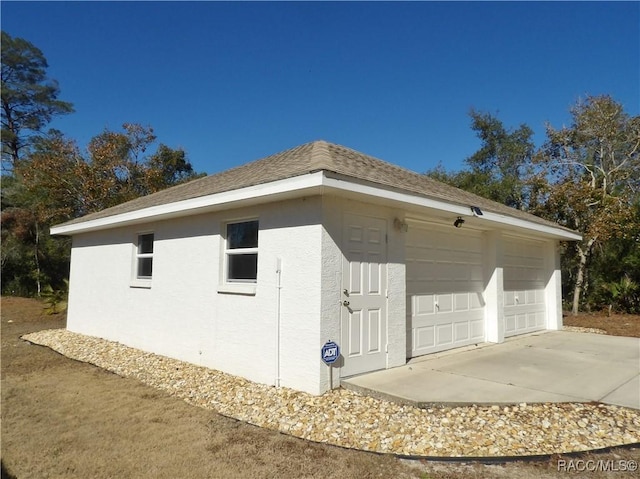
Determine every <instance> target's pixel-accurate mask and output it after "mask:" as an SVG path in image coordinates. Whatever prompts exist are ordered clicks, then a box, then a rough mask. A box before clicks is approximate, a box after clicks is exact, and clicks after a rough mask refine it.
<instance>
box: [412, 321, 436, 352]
mask: <svg viewBox="0 0 640 479" xmlns="http://www.w3.org/2000/svg"><path fill="white" fill-rule="evenodd" d="M435 329H436V328H435V326H433V325H432V326H421V327H417V328H415V329H414V334H413V349H414V350H418V351H425V350H430V349H433V348H434V347H435V345H436V343H435V338H436V332H435Z"/></svg>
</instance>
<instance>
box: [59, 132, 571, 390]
mask: <svg viewBox="0 0 640 479" xmlns="http://www.w3.org/2000/svg"><path fill="white" fill-rule="evenodd" d="M454 223H456V224H458V226H459V227H456V226H454ZM51 232H52V234H58V235H71V236H72V237H73V249H72V256H71V274H70V292H69V309H68V320H67V327H68V329H69V330H71V331H75V332H79V333H83V334H87V335H93V336H98V337H101V338H105V339H109V340H113V341H119V342H121V343H123V344H126V345H129V346H132V347H136V348H140V349H143V350H147V351H151V352H154V353H158V354H161V355H166V356H170V357H173V358H177V359H181V360H185V361H189V362H192V363H196V364H200V365H204V366H208V367H211V368H215V369H219V370H222V371H225V372H228V373H231V374H235V375H239V376H244V377H245V378H248V379H250V380H252V381H257V382H261V383H266V384H273V385H277V386H286V387H290V388H294V389H298V390H302V391H307V392H310V393H312V394H320V393H322V392H324V391H326V390H327V389H328V388H329V375H328V373H327V366H326V365H325V364H324V363H323V362H322V361H321V358H320V348H321V346H322V345H323V344H324V343H325V342H326V341H328V340H333V341H336V342H337V343H338V344H339V345H340V348H341V352H342V357H341V358H340V360H339V361H338V362H337V363H335V367H334V371H333V382H334V386H337V385H338V384H339V382H340V378H341V377H347V376H352V375H356V374H360V373H364V372H368V371H374V370H378V369H384V368H392V367H394V366H399V365H402V364H405V363H406V360H407V358H411V357H415V356H420V355H423V354H430V353H433V352H437V351H443V350H446V349H450V348H455V347H460V346H464V345H469V344H477V343H482V342H485V341H489V342H501V341H503V340H504V339H505V337H508V336H512V335H517V334H522V333H526V332H531V331H536V330H542V329H558V328H561V326H562V314H561V297H560V261H559V253H558V242H559V241H560V240H578V239H580V236H579V235H578V234H577V233H576V232H574V231H571V230H568V229H565V228H563V227H560V226H558V225H557V224H554V223H551V222H548V221H545V220H543V219H540V218H538V217H535V216H532V215H530V214H527V213H524V212H522V211H518V210H514V209H511V208H508V207H506V206H504V205H501V204H498V203H494V202H492V201H489V200H486V199H483V198H480V197H478V196H475V195H473V194H470V193H467V192H464V191H461V190H458V189H456V188H452V187H449V186H446V185H443V184H441V183H438V182H436V181H434V180H432V179H430V178H428V177H425V176H424V175H420V174H418V173H414V172H411V171H408V170H405V169H403V168H400V167H398V166H395V165H392V164H389V163H386V162H383V161H380V160H378V159H375V158H372V157H369V156H366V155H364V154H361V153H358V152H356V151H353V150H351V149H348V148H345V147H343V146H339V145H334V144H331V143H327V142H324V141H316V142H312V143H308V144H305V145H302V146H299V147H296V148H293V149H290V150H287V151H285V152H282V153H278V154H275V155H272V156H269V157H267V158H264V159H262V160H258V161H255V162H252V163H248V164H246V165H243V166H240V167H237V168H234V169H231V170H228V171H225V172H222V173H219V174H216V175H212V176H208V177H205V178H201V179H198V180H195V181H192V182H189V183H186V184H183V185H179V186H176V187H173V188H170V189H168V190H165V191H161V192H159V193H156V194H153V195H149V196H146V197H144V198H139V199H137V200H134V201H130V202H128V203H124V204H122V205H119V206H116V207H113V208H110V209H107V210H104V211H101V212H98V213H94V214H91V215H88V216H85V217H83V218H79V219H77V220H74V221H70V222H68V223H65V224H61V225H58V226H56V227H54V228H52V230H51Z"/></svg>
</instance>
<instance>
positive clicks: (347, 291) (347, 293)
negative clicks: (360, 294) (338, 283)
mask: <svg viewBox="0 0 640 479" xmlns="http://www.w3.org/2000/svg"><path fill="white" fill-rule="evenodd" d="M342 292H343V293H344V295H345V296H349V290H348V289H346V288H345V289H343V290H342Z"/></svg>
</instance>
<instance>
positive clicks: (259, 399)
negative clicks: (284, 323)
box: [22, 329, 640, 458]
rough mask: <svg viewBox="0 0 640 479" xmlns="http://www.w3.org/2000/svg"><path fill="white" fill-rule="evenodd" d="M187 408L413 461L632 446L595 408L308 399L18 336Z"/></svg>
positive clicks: (130, 355) (89, 343)
mask: <svg viewBox="0 0 640 479" xmlns="http://www.w3.org/2000/svg"><path fill="white" fill-rule="evenodd" d="M22 339H23V340H26V341H29V342H30V343H34V344H38V345H42V346H47V347H49V348H51V349H53V350H54V351H57V352H59V353H60V354H62V355H64V356H66V357H69V358H71V359H75V360H78V361H82V362H87V363H91V364H94V365H96V366H98V367H100V368H103V369H106V370H108V371H111V372H113V373H115V374H118V375H120V376H123V377H129V378H135V379H137V380H139V381H141V382H143V383H145V384H147V385H149V386H151V387H154V388H157V389H161V390H163V391H166V392H168V393H169V394H171V395H173V396H176V397H179V398H181V399H183V400H185V401H187V402H188V403H190V404H193V405H196V406H199V407H202V408H206V409H209V410H212V411H215V412H217V413H219V414H222V415H225V416H228V417H231V418H234V419H237V420H240V421H245V422H248V423H250V424H254V425H256V426H260V427H265V428H268V429H272V430H276V431H280V432H282V433H285V434H290V435H292V436H296V437H299V438H302V439H307V440H310V441H315V442H321V443H327V444H332V445H335V446H340V447H346V448H352V449H360V450H364V451H370V452H377V453H392V454H397V455H401V456H409V457H412V458H420V457H430V458H435V457H441V458H447V457H459V458H477V457H495V458H499V457H510V456H542V455H550V454H560V453H562V454H565V453H575V452H584V451H591V450H595V449H603V448H609V447H615V446H621V445H629V444H635V443H638V442H640V411H636V410H634V409H629V408H623V407H619V406H612V405H605V404H599V403H588V404H583V403H557V404H553V403H548V404H547V403H545V404H526V403H522V404H519V405H514V406H498V405H493V406H476V405H472V406H460V407H448V406H445V407H438V408H435V407H434V408H428V409H420V408H416V407H413V406H406V405H401V404H397V403H394V402H389V401H384V400H380V399H375V398H372V397H368V396H362V395H359V394H357V393H355V392H353V391H349V390H346V389H336V390H333V391H330V392H327V393H325V394H323V395H322V396H312V395H309V394H306V393H302V392H299V391H294V390H291V389H287V388H276V387H274V386H268V385H263V384H257V383H253V382H250V381H248V380H246V379H243V378H240V377H237V376H232V375H230V374H226V373H223V372H220V371H216V370H213V369H209V368H205V367H202V366H196V365H193V364H190V363H186V362H183V361H178V360H176V359H171V358H167V357H164V356H159V355H157V354H152V353H148V352H144V351H140V350H138V349H134V348H130V347H127V346H124V345H122V344H120V343H116V342H112V341H107V340H104V339H99V338H95V337H90V336H85V335H81V334H77V333H73V332H70V331H67V330H66V329H50V330H45V331H40V332H36V333H30V334H27V335H24V336H22Z"/></svg>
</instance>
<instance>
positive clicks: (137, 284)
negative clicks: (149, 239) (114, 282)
mask: <svg viewBox="0 0 640 479" xmlns="http://www.w3.org/2000/svg"><path fill="white" fill-rule="evenodd" d="M151 234H152V235H153V249H154V252H153V253H142V254H140V253H138V243H139V241H140V237H141V236H144V235H151ZM155 243H156V236H155V232H154V231H139V232H137V233H136V234H135V236H134V239H133V254H132V258H133V260H132V265H131V281H130V282H129V286H130V287H131V288H146V289H149V288H151V282H152V279H153V276H152V277H150V278H139V277H138V259H139V258H153V255H154V254H155V246H156V245H155ZM152 274H153V273H152Z"/></svg>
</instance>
